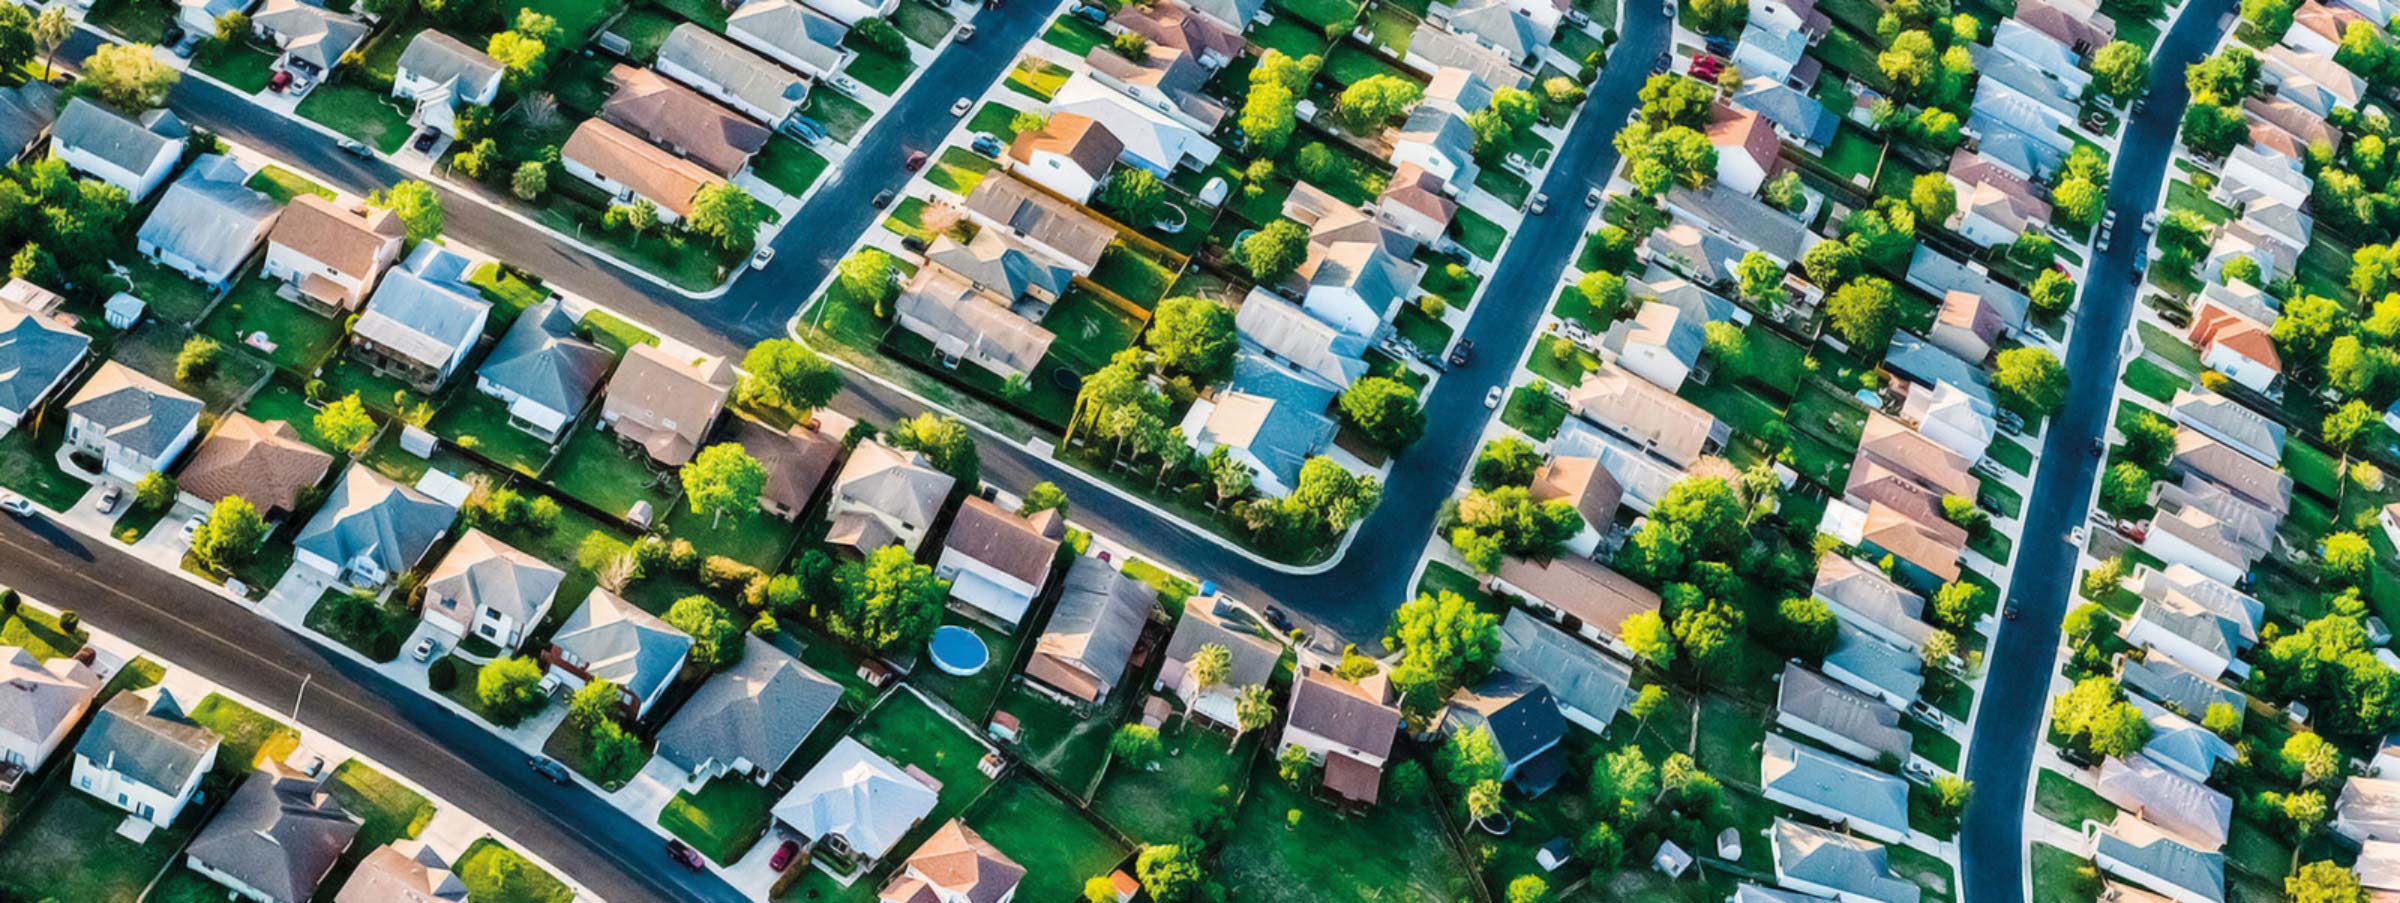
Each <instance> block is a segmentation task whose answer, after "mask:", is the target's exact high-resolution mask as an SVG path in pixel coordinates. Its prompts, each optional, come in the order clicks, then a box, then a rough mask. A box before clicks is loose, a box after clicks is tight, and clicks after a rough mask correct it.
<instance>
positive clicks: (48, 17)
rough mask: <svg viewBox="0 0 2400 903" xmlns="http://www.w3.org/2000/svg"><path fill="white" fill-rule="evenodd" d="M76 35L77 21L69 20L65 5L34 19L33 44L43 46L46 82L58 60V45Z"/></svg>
mask: <svg viewBox="0 0 2400 903" xmlns="http://www.w3.org/2000/svg"><path fill="white" fill-rule="evenodd" d="M74 33H75V20H73V19H70V18H67V8H66V7H65V6H63V5H61V6H52V7H50V8H49V9H45V10H42V14H41V15H39V16H35V17H34V19H33V42H34V43H36V44H40V45H41V46H42V79H43V80H44V81H48V80H49V78H50V67H51V64H52V63H53V62H55V61H56V60H57V59H58V45H60V44H64V43H66V42H67V36H68V35H71V34H74Z"/></svg>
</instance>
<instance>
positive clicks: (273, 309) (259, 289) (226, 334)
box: [200, 171, 342, 377]
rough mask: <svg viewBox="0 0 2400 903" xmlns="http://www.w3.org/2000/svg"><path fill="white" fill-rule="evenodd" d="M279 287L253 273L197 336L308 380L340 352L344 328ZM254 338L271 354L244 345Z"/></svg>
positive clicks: (236, 286) (240, 283)
mask: <svg viewBox="0 0 2400 903" xmlns="http://www.w3.org/2000/svg"><path fill="white" fill-rule="evenodd" d="M262 173H263V171H262ZM281 285H282V283H280V282H276V281H275V280H273V279H269V278H267V277H266V276H265V275H264V274H252V275H251V276H250V277H249V278H247V279H243V280H242V281H240V282H238V283H235V284H234V286H233V291H231V292H229V293H227V294H226V296H225V300H224V301H222V302H220V303H218V305H217V309H216V310H214V311H210V312H209V315H208V319H206V320H203V321H201V323H200V334H201V335H205V336H208V337H209V338H213V339H216V340H217V341H218V342H221V343H223V344H224V345H225V347H226V348H228V349H233V348H239V349H242V350H244V351H246V352H249V353H251V354H258V355H263V356H265V357H266V359H267V362H268V363H271V364H274V365H275V366H276V367H278V368H280V369H282V370H285V371H287V372H290V373H293V374H296V375H298V376H301V377H306V376H308V375H309V374H311V373H314V372H315V371H316V369H317V365H319V364H322V363H324V362H325V359H326V358H328V357H331V356H332V355H333V353H334V352H335V350H336V349H337V348H339V346H340V345H341V341H342V324H341V322H340V321H338V320H335V319H333V318H330V317H322V316H318V315H317V314H315V313H312V312H310V311H307V310H304V309H302V308H301V307H300V306H299V305H297V304H294V303H292V302H290V301H286V300H283V299H282V298H279V297H277V296H276V294H275V290H276V289H277V288H278V287H280V286H281ZM253 334H256V335H260V336H262V337H263V338H264V339H265V340H266V341H267V342H268V343H270V344H271V345H273V347H274V349H275V350H273V351H268V350H265V349H263V348H260V347H258V346H256V345H252V344H250V343H248V342H247V341H244V339H245V338H246V337H248V336H250V335H253Z"/></svg>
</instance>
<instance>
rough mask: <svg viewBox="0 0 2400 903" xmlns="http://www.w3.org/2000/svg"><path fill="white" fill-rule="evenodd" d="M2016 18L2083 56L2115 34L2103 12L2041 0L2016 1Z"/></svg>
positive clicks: (2099, 46) (2114, 37)
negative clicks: (2086, 10) (2055, 4)
mask: <svg viewBox="0 0 2400 903" xmlns="http://www.w3.org/2000/svg"><path fill="white" fill-rule="evenodd" d="M2016 19H2017V21H2019V22H2023V23H2025V25H2026V26H2027V27H2029V28H2032V29H2033V30H2035V31H2038V32H2041V33H2043V34H2046V35H2049V36H2050V37H2051V38H2053V39H2055V40H2057V41H2058V42H2059V43H2061V44H2065V45H2067V48H2068V49H2070V50H2073V51H2075V52H2076V53H2077V54H2078V55H2081V56H2085V57H2089V56H2090V55H2091V54H2092V53H2094V52H2096V51H2098V50H2099V49H2100V48H2101V47H2102V46H2103V45H2105V44H2107V43H2108V42H2110V41H2113V40H2116V37H2117V23H2116V21H2115V20H2114V19H2111V18H2109V16H2108V14H2106V13H2102V12H2098V11H2096V10H2095V11H2091V12H2088V13H2087V12H2085V11H2084V10H2074V9H2067V8H2065V7H2064V6H2063V5H2061V6H2054V5H2051V4H2048V3H2043V2H2041V0H2025V2H2020V3H2018V4H2017V12H2016Z"/></svg>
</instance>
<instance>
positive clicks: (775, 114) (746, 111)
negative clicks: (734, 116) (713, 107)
mask: <svg viewBox="0 0 2400 903" xmlns="http://www.w3.org/2000/svg"><path fill="white" fill-rule="evenodd" d="M650 65H651V67H652V68H654V69H657V70H658V72H659V74H661V75H664V76H666V77H668V78H672V79H674V80H676V81H679V82H682V83H684V84H686V85H690V86H691V87H692V90H695V91H698V92H700V93H701V94H704V95H706V96H708V97H711V98H714V99H716V100H717V102H719V103H722V104H724V105H726V106H729V107H732V108H734V109H735V110H738V111H740V112H741V114H742V115H744V116H748V117H750V118H752V119H755V120H758V121H759V122H762V123H765V124H766V126H767V128H769V129H774V130H777V131H781V130H782V129H784V128H785V127H786V126H788V125H790V124H791V123H792V122H793V120H794V117H796V116H798V115H799V113H800V108H801V105H802V104H803V103H805V102H806V101H807V100H808V79H806V78H802V77H800V76H799V75H796V74H794V73H793V72H792V71H791V70H789V69H785V68H783V67H782V66H778V65H776V64H774V63H771V62H768V61H767V59H766V58H765V57H762V56H759V55H758V54H755V53H752V52H750V51H748V50H745V49H743V48H742V46H741V45H740V44H736V43H734V42H732V41H730V40H727V39H725V38H724V37H722V36H719V35H718V34H716V33H715V32H711V31H709V30H708V29H707V28H704V27H702V26H700V25H699V24H697V23H693V22H685V23H682V24H680V25H677V26H675V28H674V29H673V30H671V31H668V32H667V38H666V40H665V41H662V42H660V43H659V45H658V59H657V60H655V61H653V62H652V63H651V64H650Z"/></svg>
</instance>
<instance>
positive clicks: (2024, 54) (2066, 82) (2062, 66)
mask: <svg viewBox="0 0 2400 903" xmlns="http://www.w3.org/2000/svg"><path fill="white" fill-rule="evenodd" d="M1991 46H1992V49H1993V50H1994V51H1996V52H1998V53H1999V54H2002V55H2005V56H2008V57H2011V58H2013V59H2015V60H2016V61H2017V62H2020V63H2023V64H2025V65H2027V66H2030V67H2032V68H2033V69H2034V70H2036V71H2039V72H2041V73H2042V74H2043V75H2044V76H2045V77H2047V78H2049V79H2051V80H2053V81H2056V82H2058V83H2059V84H2060V85H2062V86H2065V87H2066V88H2067V89H2068V90H2069V92H2070V93H2074V94H2081V93H2083V89H2084V86H2085V85H2089V84H2091V81H2092V76H2091V73H2089V72H2086V71H2084V69H2083V59H2082V56H2081V55H2080V54H2078V53H2076V52H2075V48H2073V47H2071V46H2068V45H2067V44H2066V43H2064V42H2061V41H2060V40H2059V39H2057V38H2054V37H2051V36H2049V35H2047V34H2043V33H2042V32H2041V31H2040V30H2039V29H2036V28H2034V27H2033V26H2031V25H2028V24H2026V23H2024V22H2020V21H2018V20H2016V19H2002V20H2000V25H1999V27H1997V28H1994V29H1992V45H1991Z"/></svg>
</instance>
